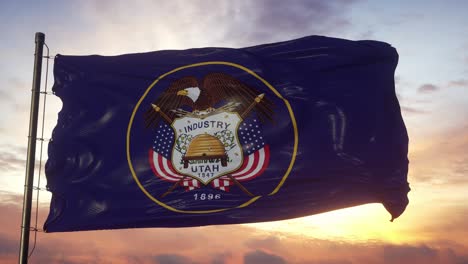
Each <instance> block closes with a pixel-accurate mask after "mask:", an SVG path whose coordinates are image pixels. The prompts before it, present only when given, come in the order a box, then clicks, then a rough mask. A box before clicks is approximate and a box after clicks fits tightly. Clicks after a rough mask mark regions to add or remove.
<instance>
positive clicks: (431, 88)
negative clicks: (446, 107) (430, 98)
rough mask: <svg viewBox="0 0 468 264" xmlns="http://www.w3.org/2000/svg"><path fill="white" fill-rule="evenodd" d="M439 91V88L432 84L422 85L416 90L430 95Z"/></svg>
mask: <svg viewBox="0 0 468 264" xmlns="http://www.w3.org/2000/svg"><path fill="white" fill-rule="evenodd" d="M437 90H439V87H438V86H436V85H434V84H430V83H428V84H424V85H421V86H420V87H419V88H418V92H419V93H432V92H435V91H437Z"/></svg>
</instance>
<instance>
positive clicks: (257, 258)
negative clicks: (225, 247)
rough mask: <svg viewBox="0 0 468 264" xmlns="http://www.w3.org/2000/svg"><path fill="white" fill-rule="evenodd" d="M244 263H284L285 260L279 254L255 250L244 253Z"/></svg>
mask: <svg viewBox="0 0 468 264" xmlns="http://www.w3.org/2000/svg"><path fill="white" fill-rule="evenodd" d="M244 264H286V261H285V260H284V259H283V258H282V257H280V256H277V255H274V254H270V253H266V252H264V251H262V250H255V251H252V252H248V253H246V254H245V256H244Z"/></svg>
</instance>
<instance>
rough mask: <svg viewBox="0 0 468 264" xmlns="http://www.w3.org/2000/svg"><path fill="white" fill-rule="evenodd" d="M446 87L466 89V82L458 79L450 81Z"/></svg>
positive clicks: (467, 81) (467, 83)
mask: <svg viewBox="0 0 468 264" xmlns="http://www.w3.org/2000/svg"><path fill="white" fill-rule="evenodd" d="M448 86H449V87H468V80H467V79H460V80H455V81H450V82H449V84H448Z"/></svg>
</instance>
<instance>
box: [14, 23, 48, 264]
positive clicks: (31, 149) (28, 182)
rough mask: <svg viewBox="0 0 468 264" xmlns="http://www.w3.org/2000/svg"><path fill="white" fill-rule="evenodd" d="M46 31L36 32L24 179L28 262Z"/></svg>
mask: <svg viewBox="0 0 468 264" xmlns="http://www.w3.org/2000/svg"><path fill="white" fill-rule="evenodd" d="M44 40H45V35H44V33H41V32H37V33H36V52H35V54H34V72H33V83H32V90H31V110H30V113H29V137H28V156H27V158H26V177H25V181H24V197H23V221H22V224H21V240H20V255H19V263H21V264H23V263H28V253H29V232H30V227H31V204H32V192H33V180H34V165H35V161H36V137H37V119H38V113H39V95H40V91H41V70H42V50H43V47H44Z"/></svg>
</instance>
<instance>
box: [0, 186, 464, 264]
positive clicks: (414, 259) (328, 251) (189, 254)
mask: <svg viewBox="0 0 468 264" xmlns="http://www.w3.org/2000/svg"><path fill="white" fill-rule="evenodd" d="M5 195H6V196H9V197H8V198H7V199H0V201H1V202H0V211H1V212H2V216H4V215H5V216H8V217H1V218H0V226H2V231H1V232H0V262H1V263H16V262H17V252H18V242H17V241H18V235H19V230H20V229H19V226H20V224H19V223H20V219H21V205H20V204H19V203H18V204H12V203H9V204H5V203H4V202H3V201H6V200H20V196H19V195H16V196H14V195H9V194H5V193H0V196H2V197H3V196H5ZM44 209H45V208H42V209H41V212H40V219H41V220H40V221H41V222H43V221H44V217H45V215H46V214H45V212H44V211H45V210H44ZM458 212H459V213H460V214H459V217H458V218H456V219H455V218H453V217H451V216H452V215H453V213H454V212H453V211H447V212H444V214H443V215H444V218H441V219H440V221H442V220H443V219H445V218H450V219H452V220H456V222H453V224H450V223H448V222H447V221H445V222H440V223H438V224H437V225H425V226H421V230H420V231H424V230H431V232H434V233H431V234H427V233H424V235H425V237H428V238H429V237H441V235H443V234H446V233H447V232H450V233H454V232H456V231H457V232H459V233H460V231H461V230H463V229H466V228H465V227H466V225H465V224H463V221H465V220H464V218H465V217H464V216H463V214H464V213H466V211H458ZM428 222H429V221H424V223H428ZM449 226H452V228H453V230H449V229H447V228H446V227H449ZM413 232H414V231H413ZM418 232H419V231H418ZM460 236H466V233H463V232H461V233H460ZM454 238H456V236H455V237H454ZM450 241H453V240H450ZM450 241H449V242H447V241H445V242H440V241H438V240H426V241H425V243H424V244H420V243H413V244H406V245H397V244H390V243H387V242H382V241H367V242H365V243H356V242H352V241H345V240H320V239H315V238H312V237H308V236H297V235H291V234H288V233H280V232H273V231H271V232H269V231H259V230H256V229H255V228H253V227H248V226H245V225H226V226H211V227H202V228H176V229H170V228H153V229H126V230H106V231H88V232H70V233H52V234H43V233H39V234H38V245H37V249H36V251H35V253H34V255H33V256H32V259H31V261H32V262H34V263H35V262H37V263H52V264H54V263H104V264H107V263H116V264H123V263H137V264H140V263H141V264H161V263H164V264H186V263H211V264H233V263H245V264H249V263H256V264H261V263H268V264H286V263H291V264H305V263H313V264H349V263H375V264H385V263H401V264H409V263H448V264H458V263H463V261H466V259H467V258H468V256H467V255H466V252H468V248H467V245H468V241H467V242H466V243H465V244H457V243H456V242H450ZM396 260H398V262H392V261H396ZM423 261H426V262H423ZM437 261H438V262H437Z"/></svg>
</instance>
